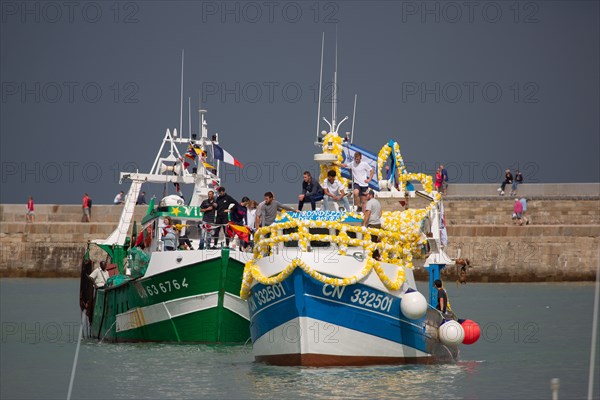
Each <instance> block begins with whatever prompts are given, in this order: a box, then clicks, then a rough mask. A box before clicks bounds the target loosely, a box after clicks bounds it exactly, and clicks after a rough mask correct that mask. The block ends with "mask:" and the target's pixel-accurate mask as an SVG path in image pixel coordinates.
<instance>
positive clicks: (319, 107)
mask: <svg viewBox="0 0 600 400" xmlns="http://www.w3.org/2000/svg"><path fill="white" fill-rule="evenodd" d="M324 49H325V32H323V36H322V37H321V70H320V73H319V101H318V104H319V105H318V106H317V139H316V140H315V144H316V145H317V146H318V145H319V133H320V132H319V125H320V122H321V89H322V87H323V51H324Z"/></svg>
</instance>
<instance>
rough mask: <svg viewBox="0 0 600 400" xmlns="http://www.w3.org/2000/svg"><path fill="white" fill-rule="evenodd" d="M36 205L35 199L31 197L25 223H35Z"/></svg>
mask: <svg viewBox="0 0 600 400" xmlns="http://www.w3.org/2000/svg"><path fill="white" fill-rule="evenodd" d="M34 208H35V205H34V204H33V197H32V196H29V199H27V214H25V221H27V222H30V223H33V222H35V211H34Z"/></svg>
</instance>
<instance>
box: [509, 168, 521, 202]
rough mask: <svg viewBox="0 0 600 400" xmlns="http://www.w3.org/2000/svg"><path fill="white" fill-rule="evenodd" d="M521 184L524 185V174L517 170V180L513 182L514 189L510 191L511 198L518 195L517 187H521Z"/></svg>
mask: <svg viewBox="0 0 600 400" xmlns="http://www.w3.org/2000/svg"><path fill="white" fill-rule="evenodd" d="M521 183H523V174H522V173H521V171H519V170H516V171H515V179H514V180H513V183H512V188H511V191H510V195H511V196H514V195H516V194H517V185H520V184H521Z"/></svg>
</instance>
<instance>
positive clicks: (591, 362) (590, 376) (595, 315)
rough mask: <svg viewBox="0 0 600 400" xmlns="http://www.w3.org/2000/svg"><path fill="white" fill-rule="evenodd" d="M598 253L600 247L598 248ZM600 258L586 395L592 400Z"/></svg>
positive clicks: (599, 294)
mask: <svg viewBox="0 0 600 400" xmlns="http://www.w3.org/2000/svg"><path fill="white" fill-rule="evenodd" d="M598 252H599V253H600V248H599V249H598ZM599 303H600V260H599V261H598V266H597V267H596V290H595V293H594V311H593V313H592V316H593V317H592V345H591V351H590V375H589V378H588V395H587V398H588V399H589V400H592V398H593V395H594V377H595V376H596V375H595V374H594V364H595V361H596V346H597V345H598V342H597V341H596V338H597V336H598V313H599V312H600V310H599V307H600V304H599Z"/></svg>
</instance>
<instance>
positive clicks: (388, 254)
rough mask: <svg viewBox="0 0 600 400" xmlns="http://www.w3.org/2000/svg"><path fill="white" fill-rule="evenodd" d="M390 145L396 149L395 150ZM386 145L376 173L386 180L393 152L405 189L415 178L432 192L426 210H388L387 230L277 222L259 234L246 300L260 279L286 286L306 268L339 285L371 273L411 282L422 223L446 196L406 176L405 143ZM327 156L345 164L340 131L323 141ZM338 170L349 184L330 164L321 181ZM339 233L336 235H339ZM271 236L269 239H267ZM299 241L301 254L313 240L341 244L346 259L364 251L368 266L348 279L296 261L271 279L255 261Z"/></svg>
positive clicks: (393, 283) (425, 178)
mask: <svg viewBox="0 0 600 400" xmlns="http://www.w3.org/2000/svg"><path fill="white" fill-rule="evenodd" d="M330 143H331V144H333V146H332V147H333V149H329V148H328V147H329V144H330ZM390 143H391V146H390ZM390 143H388V144H386V145H385V146H383V147H382V148H381V150H380V151H379V154H378V157H377V169H378V173H379V176H381V173H382V169H383V166H384V165H385V162H386V161H387V159H388V158H389V156H390V154H392V151H393V152H394V158H395V161H396V168H397V169H398V171H399V174H398V175H399V178H400V182H401V184H402V185H403V186H404V187H406V182H408V181H412V180H416V181H420V182H421V184H422V185H423V188H424V189H425V191H426V192H428V193H430V194H431V195H432V197H433V201H432V202H431V203H430V204H429V206H428V207H426V208H424V209H409V210H404V211H401V212H400V211H393V212H389V211H387V212H384V213H383V215H382V218H381V221H382V229H376V228H366V227H363V226H356V225H348V224H346V223H342V222H338V221H304V220H296V219H293V218H290V219H289V220H288V221H286V222H278V223H275V224H273V225H271V226H268V227H262V228H260V229H258V230H257V231H256V232H255V234H254V242H255V246H254V258H253V259H252V260H250V261H248V262H247V263H246V265H245V268H244V273H243V277H242V287H241V290H240V297H241V298H242V299H246V298H247V297H248V296H249V294H250V288H251V286H252V283H253V282H254V281H255V280H256V281H258V282H260V283H262V284H264V285H273V284H276V283H281V282H282V281H284V280H285V279H286V278H287V277H289V276H290V274H292V272H294V270H295V269H296V268H300V269H302V270H303V271H304V272H305V273H306V274H308V275H309V276H311V277H313V278H314V279H316V280H318V281H319V282H321V283H323V284H330V285H334V286H346V285H352V284H355V283H356V282H359V281H360V280H362V279H364V278H365V277H366V276H367V275H368V274H369V273H370V272H371V271H372V270H375V273H376V274H377V276H378V277H379V279H380V280H381V282H382V283H383V284H384V286H385V287H386V288H388V289H389V290H398V289H400V287H401V286H402V284H403V283H404V280H405V278H406V273H405V270H406V268H410V269H412V268H413V264H412V260H413V257H420V256H422V248H423V245H424V244H425V243H426V242H427V239H426V237H425V236H424V235H423V234H422V232H421V223H422V221H423V219H424V218H426V217H427V215H428V214H429V212H430V211H431V210H432V208H434V207H437V202H438V201H439V200H440V198H441V195H440V194H439V193H437V192H433V180H432V178H431V176H429V175H427V174H422V173H407V171H406V169H405V168H404V162H403V160H402V155H401V154H400V145H398V143H396V142H390ZM323 153H331V154H335V155H337V160H338V162H340V163H341V162H342V158H343V157H342V138H341V137H339V136H338V135H337V134H336V133H329V134H327V135H326V136H325V137H324V138H323ZM330 169H333V170H335V171H336V173H337V175H338V179H339V180H340V181H341V182H342V184H343V185H346V184H347V180H346V179H343V178H342V177H341V175H340V168H339V167H338V166H335V165H333V166H332V165H331V164H322V165H321V177H320V180H321V181H322V180H324V179H325V178H326V176H327V172H328V171H329V170H330ZM346 215H347V216H350V217H354V218H357V219H361V218H362V215H361V214H358V213H354V212H349V213H346ZM283 217H284V214H283V213H282V214H280V215H279V216H278V220H281V219H283ZM291 228H296V232H293V233H290V234H285V235H284V234H279V232H282V231H283V230H284V229H291ZM310 228H327V229H329V230H330V234H327V235H324V234H311V233H310V231H309V229H310ZM336 231H337V233H336ZM350 232H354V233H355V234H359V233H360V234H361V235H362V238H361V239H358V238H357V239H353V238H351V237H350V236H349V235H348V233H350ZM267 235H270V237H266V236H267ZM371 236H378V238H379V242H378V243H373V242H372V241H371ZM289 241H296V242H298V245H299V247H300V250H301V251H303V252H304V251H307V249H308V247H309V245H310V242H311V241H321V242H330V243H333V244H335V245H336V246H337V248H338V253H339V254H340V255H341V256H345V255H346V252H347V251H348V247H362V248H363V250H364V253H365V256H366V257H365V260H366V261H365V265H364V267H363V268H362V269H361V270H360V271H359V272H358V273H357V274H356V275H353V276H351V277H348V278H334V277H329V276H326V275H324V274H322V273H320V272H318V271H316V270H315V269H313V268H312V267H310V266H309V265H307V264H306V263H304V261H302V260H301V259H299V258H295V259H293V260H292V262H291V263H290V264H288V265H287V266H286V267H285V268H284V269H283V270H282V271H281V272H280V273H279V274H277V275H275V276H271V277H266V276H264V275H263V274H262V272H261V271H260V268H259V267H258V265H256V261H257V260H260V259H261V258H262V257H263V255H265V254H270V253H271V250H272V248H273V247H276V246H277V245H278V244H279V243H282V242H289ZM375 250H378V251H379V253H380V255H381V260H382V261H383V262H386V263H390V264H393V265H397V266H398V274H397V276H396V277H395V279H394V280H392V279H390V277H388V276H387V275H386V274H385V272H384V270H383V268H382V267H381V264H380V262H379V261H377V260H375V259H374V258H373V252H374V251H375Z"/></svg>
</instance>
